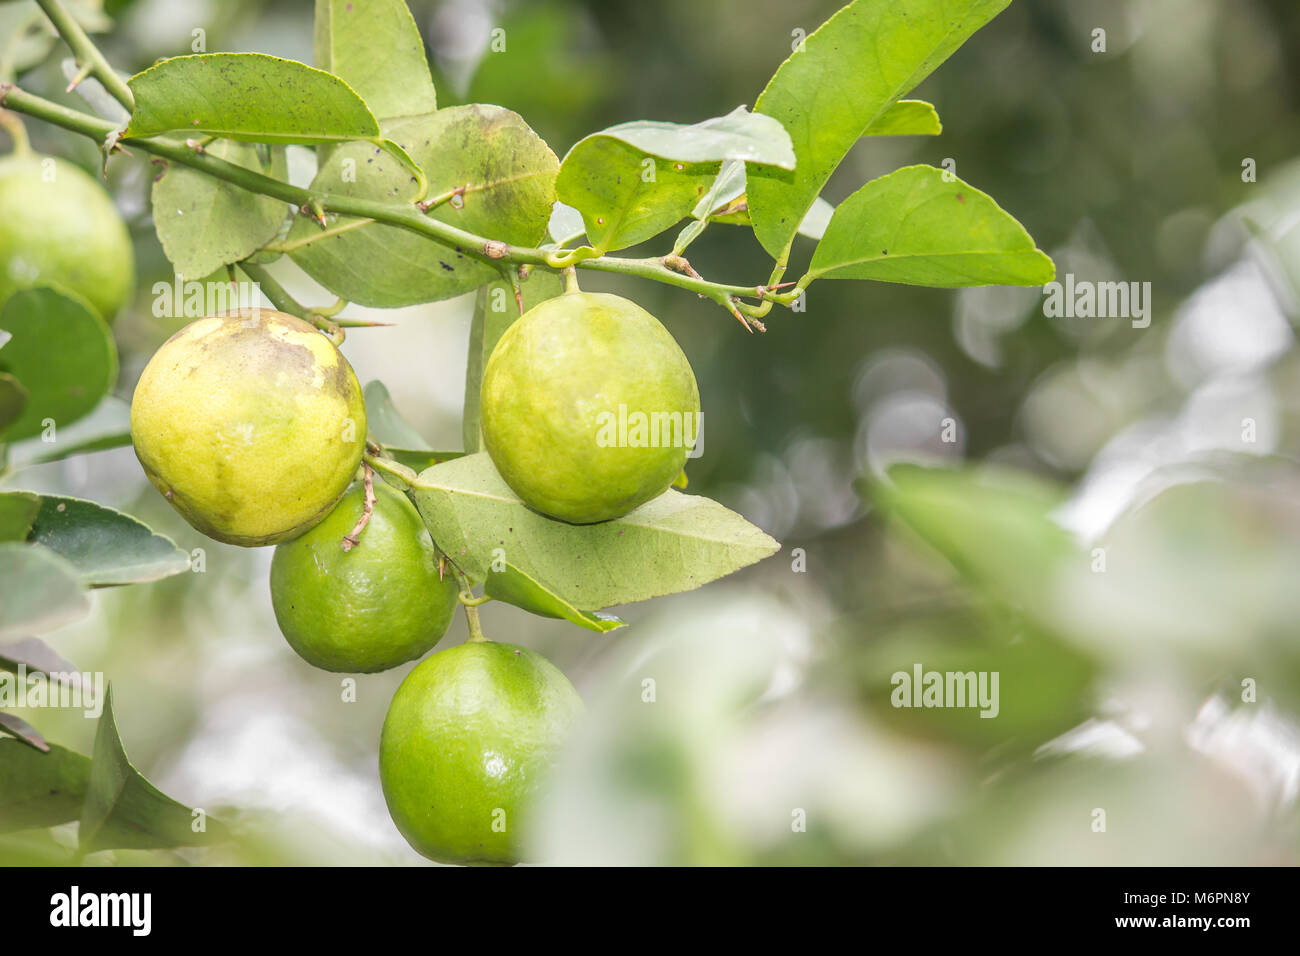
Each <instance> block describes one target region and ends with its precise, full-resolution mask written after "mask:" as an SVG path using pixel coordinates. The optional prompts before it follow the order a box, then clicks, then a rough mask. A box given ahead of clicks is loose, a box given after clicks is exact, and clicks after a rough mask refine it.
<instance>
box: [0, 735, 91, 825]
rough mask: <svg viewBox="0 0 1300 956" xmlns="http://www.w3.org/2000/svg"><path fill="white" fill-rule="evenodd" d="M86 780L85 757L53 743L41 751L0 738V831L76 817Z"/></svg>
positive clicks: (83, 795) (88, 767)
mask: <svg viewBox="0 0 1300 956" xmlns="http://www.w3.org/2000/svg"><path fill="white" fill-rule="evenodd" d="M89 781H90V759H89V758H88V757H84V756H82V755H81V754H79V753H73V752H72V751H71V750H66V749H64V748H63V747H60V746H58V745H57V744H54V745H51V746H50V749H49V751H48V752H45V753H42V752H41V751H40V750H37V749H35V748H33V747H30V746H28V745H27V744H25V743H23V742H22V741H20V740H15V739H13V738H0V833H10V832H12V831H14V830H27V829H30V828H32V827H53V826H58V825H59V824H61V823H68V822H70V821H73V820H76V819H78V817H79V816H80V814H81V806H82V803H83V802H84V801H85V798H86V786H87V784H88V783H89Z"/></svg>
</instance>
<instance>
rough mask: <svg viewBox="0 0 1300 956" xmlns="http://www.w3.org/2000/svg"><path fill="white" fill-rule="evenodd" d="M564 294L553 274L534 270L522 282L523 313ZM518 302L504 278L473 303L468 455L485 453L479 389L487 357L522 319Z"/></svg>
mask: <svg viewBox="0 0 1300 956" xmlns="http://www.w3.org/2000/svg"><path fill="white" fill-rule="evenodd" d="M563 291H564V282H563V281H562V280H561V279H560V277H559V276H558V275H556V274H555V273H554V272H546V271H545V270H542V269H531V270H529V272H528V273H527V274H526V275H525V276H524V277H523V278H522V279H521V280H520V282H519V293H520V297H521V298H522V300H523V308H524V311H525V312H527V311H528V310H529V309H531V308H533V306H535V305H537V304H539V303H541V302H545V301H546V300H547V299H553V298H555V297H556V296H557V295H559V294H560V293H561V292H563ZM519 315H520V312H519V303H518V302H516V301H515V292H514V287H513V286H512V285H511V283H509V282H507V281H506V280H504V279H498V280H497V281H495V282H489V283H488V284H487V285H485V286H483V287H482V288H480V289H479V291H478V297H477V298H476V299H475V300H474V319H473V321H472V322H471V323H470V329H469V354H468V358H467V360H466V363H465V410H464V414H463V416H462V418H461V441H462V442H463V443H464V445H465V453H466V454H473V453H474V452H476V451H482V450H483V436H482V435H481V434H480V433H479V389H480V388H481V387H482V384H483V369H484V368H486V367H487V360H488V357H489V356H490V355H491V354H492V350H493V349H495V348H496V347H497V342H499V341H501V336H503V335H504V334H505V331H506V329H508V328H510V326H511V325H513V324H514V322H515V319H517V318H519Z"/></svg>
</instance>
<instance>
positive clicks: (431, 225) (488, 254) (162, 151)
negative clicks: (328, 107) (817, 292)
mask: <svg viewBox="0 0 1300 956" xmlns="http://www.w3.org/2000/svg"><path fill="white" fill-rule="evenodd" d="M0 105H3V106H7V107H8V108H9V109H11V110H13V111H15V112H18V113H24V114H26V115H28V116H32V117H35V118H36V119H41V120H45V121H46V122H49V123H53V124H54V125H56V126H61V127H63V128H64V129H67V130H71V131H72V132H74V133H80V134H81V135H83V136H88V137H90V138H92V139H95V140H97V141H98V142H101V143H107V144H108V148H109V149H112V148H114V147H116V145H117V143H118V140H116V139H115V137H116V136H117V135H118V134H119V132H120V130H119V128H118V127H117V126H115V125H114V124H113V123H110V122H109V121H108V120H104V119H100V118H99V117H97V116H91V115H90V114H88V113H83V112H80V111H78V110H74V109H69V108H68V107H66V106H62V105H60V104H58V103H53V102H51V101H49V100H46V99H43V98H41V97H39V96H36V95H34V94H32V93H28V92H27V91H25V90H22V89H20V88H18V87H16V86H14V85H12V84H8V83H5V84H0ZM120 142H121V143H122V144H128V145H130V146H131V147H132V148H138V149H140V150H143V151H144V152H146V153H150V154H152V155H154V156H159V157H161V158H163V159H166V160H168V161H170V162H176V163H180V164H182V165H184V166H189V167H190V168H192V169H197V170H199V171H200V172H202V173H206V174H207V175H209V176H213V177H215V178H216V179H220V180H223V181H225V182H228V183H232V184H233V185H235V186H238V187H240V188H241V189H246V190H248V191H249V192H253V193H258V194H260V195H264V196H271V197H273V198H275V199H280V200H283V201H284V202H287V203H290V204H292V205H294V206H297V207H298V208H299V210H300V211H303V212H304V213H305V214H308V215H311V216H312V217H313V218H316V219H318V220H319V219H320V217H321V216H322V215H323V214H324V213H325V212H326V211H328V212H332V213H335V214H338V215H343V216H357V217H362V218H365V219H373V220H375V221H376V222H382V223H387V224H389V225H392V226H398V227H400V228H403V229H408V230H410V231H411V232H415V233H418V234H420V235H423V236H427V237H428V238H430V239H433V240H435V241H437V242H439V243H442V244H443V245H445V246H450V247H452V248H453V249H455V250H456V251H457V252H460V253H464V254H465V255H467V256H470V257H472V258H474V259H477V260H479V261H481V262H486V263H488V264H490V265H496V266H500V265H501V264H503V263H507V262H508V263H515V264H528V265H534V266H541V267H543V268H546V269H550V270H552V271H556V272H559V271H562V270H563V269H564V268H565V267H566V266H568V265H574V266H577V267H578V268H580V269H591V270H593V271H597V272H608V273H614V274H616V275H627V276H636V277H639V278H643V279H650V280H653V281H655V282H661V283H664V284H666V285H671V286H676V287H678V288H680V289H685V290H687V291H690V292H695V293H697V294H698V295H701V296H704V297H706V298H708V299H711V300H713V301H714V302H717V303H718V304H719V305H722V306H723V307H724V308H726V309H727V310H728V311H730V312H731V313H732V314H733V315H736V316H737V318H740V315H741V312H740V311H739V310H738V308H737V305H738V303H737V301H736V300H737V299H741V298H745V299H755V300H758V301H760V302H763V303H764V304H765V305H766V304H767V303H769V302H777V303H779V304H782V305H788V304H789V301H791V300H790V299H789V297H788V296H786V295H779V294H777V293H775V292H774V291H772V290H770V289H768V288H767V287H766V286H743V285H728V284H725V283H719V282H713V281H710V280H708V279H705V278H703V277H702V276H700V275H699V274H698V273H695V272H694V270H688V271H678V269H677V268H672V267H670V266H672V265H677V266H678V268H680V263H679V262H676V260H681V257H680V256H677V257H674V256H660V257H653V258H645V259H625V258H619V257H617V256H605V255H595V254H594V250H567V251H560V250H555V249H538V248H532V247H528V246H514V245H509V244H508V243H504V242H500V241H498V240H495V239H488V238H485V237H483V236H479V235H475V234H474V233H472V232H467V231H466V230H464V229H461V228H459V227H457V226H453V225H451V224H450V223H445V222H442V221H440V220H437V219H433V218H430V217H429V216H427V215H426V214H425V213H424V212H423V211H422V210H421V209H420V208H419V206H418V205H417V204H404V203H391V202H385V201H382V200H375V199H365V198H362V197H357V196H339V195H334V194H331V193H326V192H322V191H320V190H313V189H304V188H302V187H299V186H294V185H292V184H290V183H286V182H282V181H281V180H278V179H273V178H271V177H269V176H264V175H262V174H261V173H257V172H254V171H253V170H250V169H245V168H244V167H242V166H237V165H235V164H234V163H230V162H227V161H226V160H224V159H220V158H219V157H216V156H212V155H210V154H209V153H206V152H203V151H201V150H197V149H195V148H194V147H193V146H192V145H189V144H187V143H185V142H183V141H181V140H177V139H171V138H168V137H162V136H156V137H146V138H131V139H122V140H121V141H120ZM584 252H585V255H583V254H582V253H584ZM682 261H684V260H682ZM769 308H770V306H769ZM745 311H752V310H750V307H748V306H746V307H745ZM762 311H764V312H765V311H766V309H763V310H762ZM743 321H744V320H743V319H742V322H743Z"/></svg>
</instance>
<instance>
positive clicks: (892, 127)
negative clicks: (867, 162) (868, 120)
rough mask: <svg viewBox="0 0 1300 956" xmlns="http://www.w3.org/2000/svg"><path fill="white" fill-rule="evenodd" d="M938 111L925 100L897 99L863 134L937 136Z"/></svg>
mask: <svg viewBox="0 0 1300 956" xmlns="http://www.w3.org/2000/svg"><path fill="white" fill-rule="evenodd" d="M942 132H943V124H942V123H941V122H939V113H938V111H937V110H936V109H935V108H934V106H933V105H932V104H930V103H927V102H926V101H925V100H899V101H898V102H897V103H895V104H894V105H893V106H891V107H889V109H887V110H885V112H884V113H883V114H882V115H881V116H880V118H879V119H877V120H876V121H875V122H874V123H872V124H871V125H870V126H868V127H867V129H866V132H864V133H863V134H862V135H863V136H938V135H939V134H940V133H942Z"/></svg>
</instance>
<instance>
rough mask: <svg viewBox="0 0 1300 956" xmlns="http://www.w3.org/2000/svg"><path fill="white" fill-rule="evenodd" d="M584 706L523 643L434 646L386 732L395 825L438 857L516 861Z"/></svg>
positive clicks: (385, 763)
mask: <svg viewBox="0 0 1300 956" xmlns="http://www.w3.org/2000/svg"><path fill="white" fill-rule="evenodd" d="M582 711H583V707H582V699H581V698H580V697H579V696H578V692H577V691H576V690H574V689H573V685H572V684H570V683H569V681H568V678H566V677H565V676H564V675H563V674H562V673H560V671H559V669H558V668H556V667H555V665H554V664H552V663H551V662H550V661H548V660H547V659H546V658H544V657H542V656H541V655H540V654H536V653H534V652H533V651H530V650H528V649H526V648H523V647H515V646H514V645H513V644H497V643H495V642H493V641H477V642H476V641H471V642H469V643H466V644H461V645H460V646H458V647H453V648H449V649H448V650H445V651H439V652H438V653H437V654H434V655H433V656H432V657H430V658H429V659H428V660H426V661H424V662H422V663H421V664H420V665H419V666H417V667H416V668H415V670H413V671H411V673H410V674H408V675H407V678H406V680H405V681H403V682H402V686H401V687H399V688H398V689H397V693H396V695H394V697H393V702H392V704H390V705H389V708H388V716H387V718H386V719H385V720H384V729H383V734H382V736H381V737H380V742H379V779H380V782H381V783H382V784H383V788H384V799H385V800H387V801H388V812H389V813H390V814H392V817H393V822H394V823H396V824H397V829H398V830H400V831H401V833H402V836H404V837H406V839H407V842H409V843H410V844H411V846H413V847H415V849H416V850H418V851H419V852H421V853H423V854H424V855H425V856H427V857H429V858H430V859H432V860H437V861H439V862H441V863H469V864H513V863H518V862H519V860H520V851H521V838H520V837H521V832H522V831H523V830H525V829H526V827H527V825H528V812H529V809H530V803H531V801H532V799H533V797H534V795H535V793H536V791H537V789H538V787H539V784H540V781H541V779H542V778H543V776H544V774H545V773H546V771H547V770H548V769H549V767H550V764H551V762H552V760H553V758H554V756H555V754H556V751H557V750H558V749H559V747H560V744H561V743H562V741H563V739H564V737H565V735H566V734H567V732H568V730H569V728H570V727H571V726H572V725H573V723H574V722H575V721H576V720H577V719H578V718H579V716H581V714H582Z"/></svg>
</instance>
